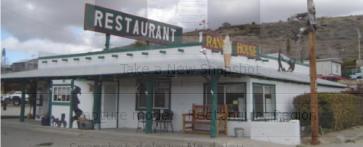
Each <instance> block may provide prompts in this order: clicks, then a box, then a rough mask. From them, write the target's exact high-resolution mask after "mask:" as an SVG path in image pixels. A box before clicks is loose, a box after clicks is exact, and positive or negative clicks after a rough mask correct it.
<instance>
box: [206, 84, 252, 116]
mask: <svg viewBox="0 0 363 147" xmlns="http://www.w3.org/2000/svg"><path fill="white" fill-rule="evenodd" d="M210 91H211V88H210V85H209V84H206V85H205V88H204V104H211V92H210ZM217 97H218V105H223V104H226V105H227V106H228V113H229V114H228V117H229V119H230V120H231V119H236V120H237V119H239V120H246V86H245V84H243V83H221V84H218V93H217Z"/></svg>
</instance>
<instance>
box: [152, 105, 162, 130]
mask: <svg viewBox="0 0 363 147" xmlns="http://www.w3.org/2000/svg"><path fill="white" fill-rule="evenodd" d="M153 119H154V123H153V125H154V132H156V129H157V128H158V127H160V128H159V129H160V130H161V113H160V110H154V113H153Z"/></svg>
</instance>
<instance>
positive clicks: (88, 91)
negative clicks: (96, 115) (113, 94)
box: [52, 80, 93, 128]
mask: <svg viewBox="0 0 363 147" xmlns="http://www.w3.org/2000/svg"><path fill="white" fill-rule="evenodd" d="M52 82H53V83H52V84H53V86H55V85H56V84H71V80H53V81H52ZM92 85H93V82H92V81H87V80H74V86H78V87H79V88H81V94H79V95H78V98H79V100H80V104H79V105H78V107H79V108H80V109H81V110H82V111H83V115H85V117H86V118H87V119H90V120H91V119H92V117H93V115H92V109H93V89H92V88H91V87H92ZM62 113H64V114H65V115H66V117H65V120H66V121H67V127H69V123H70V116H69V115H70V105H69V103H68V104H62V105H59V103H58V104H56V103H55V102H53V101H52V116H54V117H55V118H59V119H60V118H61V114H62ZM72 113H73V112H72ZM73 115H74V113H73ZM73 128H77V123H76V122H75V121H74V122H73Z"/></svg>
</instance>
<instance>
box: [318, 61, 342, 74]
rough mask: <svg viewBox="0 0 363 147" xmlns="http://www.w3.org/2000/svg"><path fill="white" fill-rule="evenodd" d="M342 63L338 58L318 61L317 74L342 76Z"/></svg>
mask: <svg viewBox="0 0 363 147" xmlns="http://www.w3.org/2000/svg"><path fill="white" fill-rule="evenodd" d="M342 63H343V61H342V60H341V59H340V58H325V59H318V60H317V62H316V64H317V73H318V75H320V76H342Z"/></svg>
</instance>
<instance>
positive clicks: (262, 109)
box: [253, 84, 276, 120]
mask: <svg viewBox="0 0 363 147" xmlns="http://www.w3.org/2000/svg"><path fill="white" fill-rule="evenodd" d="M275 101H276V100H275V86H274V85H265V84H253V111H254V112H253V119H254V120H266V119H268V120H270V119H275V118H276V115H275V109H276V103H275Z"/></svg>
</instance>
